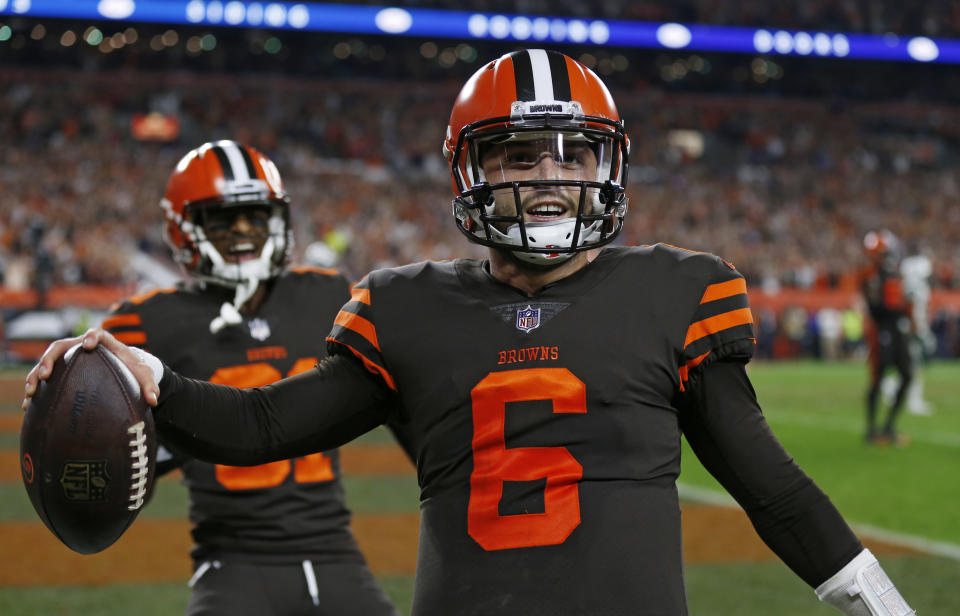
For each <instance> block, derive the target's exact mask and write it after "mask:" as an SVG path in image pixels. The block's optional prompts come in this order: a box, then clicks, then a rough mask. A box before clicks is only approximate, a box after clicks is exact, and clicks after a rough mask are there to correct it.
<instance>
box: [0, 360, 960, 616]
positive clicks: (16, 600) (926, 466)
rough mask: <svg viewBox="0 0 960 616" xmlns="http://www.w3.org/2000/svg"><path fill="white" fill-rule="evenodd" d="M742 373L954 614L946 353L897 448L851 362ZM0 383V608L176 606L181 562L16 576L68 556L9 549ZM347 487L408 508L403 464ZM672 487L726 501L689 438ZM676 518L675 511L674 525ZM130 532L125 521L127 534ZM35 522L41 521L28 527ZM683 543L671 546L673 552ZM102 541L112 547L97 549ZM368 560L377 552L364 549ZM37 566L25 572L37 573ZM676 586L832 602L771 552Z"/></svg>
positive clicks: (879, 536)
mask: <svg viewBox="0 0 960 616" xmlns="http://www.w3.org/2000/svg"><path fill="white" fill-rule="evenodd" d="M750 370H751V378H752V379H753V382H754V385H755V387H756V390H757V394H758V396H759V398H760V402H761V404H762V406H763V407H764V410H765V413H766V415H767V418H768V420H769V422H770V424H771V426H772V427H773V430H774V432H775V433H776V434H777V435H778V436H779V437H780V439H781V441H782V442H783V443H784V445H785V446H786V448H787V450H788V451H790V453H791V454H792V455H793V456H794V457H795V458H796V460H797V461H798V462H799V464H800V465H801V466H802V467H803V468H804V469H805V470H806V471H807V473H808V474H809V475H811V476H812V477H813V478H814V479H815V480H816V481H817V483H818V484H820V485H821V486H822V487H823V488H824V489H825V491H826V492H827V493H828V494H829V495H830V497H831V499H832V500H833V501H834V503H835V504H836V505H837V507H838V508H839V509H840V511H841V512H842V513H843V514H844V515H845V516H846V518H847V519H848V521H850V522H851V524H852V525H853V526H854V528H855V530H857V531H858V533H859V534H860V535H861V536H862V537H863V538H864V540H865V541H867V542H869V541H870V540H877V541H882V542H884V545H887V546H895V547H897V548H898V549H900V550H899V551H897V550H894V551H888V552H885V553H884V554H882V555H881V561H882V562H883V565H884V568H885V569H886V570H887V571H888V573H890V574H891V577H892V578H893V579H894V581H895V582H896V583H897V585H898V587H900V589H901V590H902V591H903V593H904V595H905V596H906V597H907V599H908V601H909V602H910V603H911V604H912V606H913V607H914V608H915V609H917V612H918V614H921V615H922V616H927V615H944V616H946V615H953V614H960V598H958V597H960V593H957V592H956V589H955V585H956V582H957V581H958V580H960V523H958V522H960V479H958V476H957V474H956V470H957V469H958V467H960V402H958V395H957V394H958V393H960V364H958V363H935V364H932V365H931V366H929V367H928V368H927V369H926V370H925V372H924V377H925V381H926V390H927V398H928V399H929V401H930V402H931V403H932V405H933V407H934V413H933V414H932V415H930V416H916V415H910V414H908V413H906V412H905V413H904V414H903V416H902V418H901V421H900V428H901V431H902V432H904V433H906V434H908V435H909V436H910V437H911V444H910V445H909V446H908V447H905V448H899V449H898V448H882V449H881V448H871V447H867V446H865V445H864V443H863V438H862V437H863V394H864V388H865V385H866V382H865V379H866V369H865V367H864V366H863V364H861V363H832V364H825V363H804V362H799V363H795V362H779V363H756V364H754V365H752V366H751V368H750ZM16 378H19V375H18V376H17V377H16ZM4 391H6V392H7V393H6V394H5V395H4V396H3V398H2V400H0V461H2V462H3V464H4V466H5V467H7V468H5V469H3V470H4V471H6V472H4V473H0V476H2V479H0V552H2V553H3V555H4V557H5V560H6V561H7V563H8V566H12V567H14V568H16V567H20V568H21V571H18V572H16V574H15V575H14V574H4V573H2V572H0V614H2V615H4V616H21V615H22V616H37V615H43V616H46V615H60V614H64V615H67V614H69V615H83V616H95V615H104V616H114V615H116V616H120V615H124V616H126V615H129V614H131V613H136V614H137V615H138V616H150V615H170V614H179V613H182V611H183V608H184V606H185V605H186V600H187V595H188V592H187V589H186V587H185V581H186V576H187V574H188V571H187V570H186V569H184V575H183V576H182V578H183V579H165V580H164V581H158V582H155V583H153V582H142V581H141V582H131V581H124V582H116V581H111V580H110V579H108V580H107V581H106V582H97V583H96V584H92V583H82V584H78V583H72V582H61V583H48V584H44V585H39V584H37V583H31V582H29V580H30V579H31V578H30V573H29V572H26V573H25V572H23V571H22V568H23V567H36V568H37V569H43V568H54V567H55V565H56V564H57V563H56V562H55V561H56V560H58V559H61V558H66V556H71V555H70V554H68V551H67V550H66V548H63V547H62V546H59V545H57V546H56V547H57V548H59V551H57V550H54V551H52V552H51V556H47V557H45V558H49V559H50V560H49V561H46V562H44V561H42V560H37V558H36V555H31V554H29V553H25V552H29V551H30V550H29V548H27V549H24V548H23V547H16V548H14V547H13V546H22V542H18V534H20V533H23V532H24V529H26V530H30V529H31V528H34V529H35V527H36V526H37V525H39V522H38V521H37V518H36V515H35V513H34V512H33V510H32V508H31V506H30V504H29V502H28V501H27V498H26V494H25V492H24V490H23V487H22V485H21V484H20V481H19V479H18V477H19V475H18V473H17V469H16V468H10V467H11V465H14V466H15V465H16V461H17V459H18V455H17V449H18V428H17V425H18V423H17V420H18V418H19V413H20V411H19V399H18V398H17V395H15V388H10V387H8V388H5V390H4ZM351 446H353V447H362V446H366V447H372V448H376V447H384V448H387V447H390V446H391V445H390V443H389V437H387V436H385V435H384V434H382V433H379V432H375V433H372V434H371V435H369V436H367V437H364V439H362V442H361V443H359V444H358V445H351ZM351 446H348V448H349V447H351ZM347 490H348V494H349V499H350V504H351V508H352V509H353V511H354V512H355V514H356V517H357V519H358V520H360V521H362V520H374V521H375V525H376V526H380V527H382V526H384V524H383V523H384V522H385V521H389V519H390V516H397V517H402V516H406V518H408V519H409V518H410V517H411V516H415V515H416V511H417V495H416V479H415V477H414V476H413V475H412V473H410V472H409V471H401V472H397V473H390V472H387V473H383V472H382V471H376V470H369V469H368V470H360V471H358V472H356V473H353V474H351V476H350V477H349V478H348V480H347ZM681 495H682V497H683V498H684V502H685V505H684V506H685V512H689V511H690V510H693V509H695V508H696V507H697V506H699V504H700V503H710V504H714V505H716V504H720V505H726V504H729V502H730V500H729V498H728V497H726V496H725V494H724V493H723V491H722V490H721V489H720V488H719V487H718V486H717V485H716V484H715V483H714V482H713V480H712V479H711V478H710V477H709V476H708V475H707V473H706V472H705V471H704V470H703V469H702V467H700V466H699V463H698V462H697V461H696V458H695V457H694V456H693V455H692V453H690V451H689V449H685V450H684V465H683V473H682V476H681ZM185 510H186V497H185V492H184V490H183V488H182V486H180V485H179V484H178V483H177V482H176V481H171V480H163V481H161V482H159V484H158V488H157V494H156V496H155V498H154V501H153V502H152V503H151V504H150V506H149V507H148V509H147V510H146V511H144V513H143V514H142V516H141V518H140V519H139V520H138V521H137V523H136V524H135V525H134V527H137V526H138V525H143V526H146V525H149V524H162V523H164V522H170V523H175V524H179V525H181V526H177V527H176V528H178V529H180V528H181V527H182V528H183V529H185V526H183V519H184V517H185ZM688 517H689V516H688V513H685V529H686V522H687V519H688ZM640 522H641V521H638V523H640ZM132 531H134V528H131V531H128V532H132ZM38 532H40V533H41V534H42V533H45V532H46V531H45V530H44V529H42V527H41V528H40V530H39V531H38ZM178 532H179V531H178ZM183 532H185V530H184V531H183ZM685 532H686V531H685ZM728 532H732V530H731V529H728V528H725V527H724V526H723V525H718V526H717V527H716V528H715V529H711V533H713V535H712V536H710V537H708V540H710V541H715V540H720V539H722V538H723V535H724V534H725V533H728ZM708 535H709V533H708ZM378 536H380V535H378ZM688 537H689V533H688ZM44 538H45V539H46V537H44ZM383 540H384V539H380V540H378V541H383ZM121 541H123V539H122V540H121ZM165 541H167V539H166V538H165V537H163V536H158V537H156V538H155V543H154V544H152V545H148V549H147V550H146V551H145V553H143V554H142V557H140V558H139V560H137V561H135V562H134V564H132V565H128V567H142V568H144V569H149V568H150V567H151V564H152V563H153V562H154V557H155V556H156V555H157V554H159V553H160V552H162V551H163V548H164V542H165ZM118 545H119V544H118ZM367 545H368V546H369V545H370V544H367ZM403 545H404V546H406V548H405V549H407V550H410V546H411V545H412V543H411V541H409V540H408V541H406V542H405V543H403ZM689 547H690V546H687V545H686V544H685V549H687V548H689ZM694 547H695V546H694ZM115 548H117V546H114V547H111V548H109V549H108V550H107V552H110V551H111V550H114V549H115ZM65 553H67V554H65ZM78 558H81V559H87V558H96V557H78ZM184 558H185V557H184ZM401 560H402V563H409V562H412V554H406V555H404V558H402V559H401ZM689 560H690V559H689V558H688V561H689ZM80 562H81V563H86V562H90V563H95V562H97V561H95V560H89V561H83V560H81V561H80ZM371 562H372V563H381V562H383V561H382V560H381V559H379V558H377V559H374V558H371ZM18 563H28V564H26V565H24V564H18ZM404 567H407V568H409V567H408V565H406V564H401V566H399V568H398V567H397V566H394V567H393V569H391V568H390V567H389V566H383V565H380V564H378V565H377V567H375V570H377V571H378V572H379V577H380V579H381V581H382V583H383V585H384V587H385V588H386V590H387V592H388V593H389V594H390V595H391V597H392V598H393V599H394V600H395V602H396V603H397V605H398V606H399V607H400V609H401V612H402V613H404V614H406V613H408V612H409V606H410V599H411V589H412V582H413V580H412V576H411V575H409V572H404V571H400V570H402V569H404ZM175 571H179V570H175ZM398 571H400V572H399V573H398ZM127 573H129V571H127ZM5 575H6V577H5ZM42 577H43V576H41V575H39V573H38V575H37V579H40V578H42ZM141 577H142V576H141ZM174 577H176V576H174ZM128 578H129V576H128V575H126V574H124V575H120V574H118V579H128ZM143 579H149V577H145V578H143ZM12 580H19V581H16V582H14V581H12ZM23 580H28V581H26V582H24V581H23ZM686 583H687V589H688V596H689V602H690V608H691V613H692V614H694V615H697V616H726V615H729V616H733V615H737V616H753V615H757V616H759V615H764V616H768V615H777V616H793V615H796V616H801V615H804V616H806V615H814V616H816V615H817V614H823V615H825V616H826V615H828V614H832V613H836V612H834V611H833V610H831V609H830V608H828V607H825V606H823V605H822V604H819V603H818V602H817V601H816V599H815V597H814V596H813V591H812V590H811V589H810V588H809V587H807V586H806V585H805V584H804V583H803V582H801V581H800V580H799V579H798V578H796V577H795V576H794V575H793V574H792V573H791V572H790V571H789V570H788V569H787V568H786V567H785V566H784V565H783V564H781V563H780V562H779V561H776V560H770V559H764V558H760V559H754V560H750V559H737V558H731V562H721V561H717V560H716V559H714V560H712V561H710V562H702V561H701V562H688V565H687V577H686Z"/></svg>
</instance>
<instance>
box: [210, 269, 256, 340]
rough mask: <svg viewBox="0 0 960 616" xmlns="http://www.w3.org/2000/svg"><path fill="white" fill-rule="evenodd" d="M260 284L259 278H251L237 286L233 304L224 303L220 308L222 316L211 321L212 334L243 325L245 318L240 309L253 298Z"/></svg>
mask: <svg viewBox="0 0 960 616" xmlns="http://www.w3.org/2000/svg"><path fill="white" fill-rule="evenodd" d="M259 284H260V280H259V279H257V278H250V279H248V280H245V281H243V282H241V283H239V284H237V292H236V294H235V295H234V296H233V302H223V305H222V306H220V316H218V317H216V318H215V319H214V320H212V321H210V333H211V334H216V333H217V332H219V331H220V330H221V329H223V328H224V327H226V326H228V325H240V324H241V323H243V317H242V316H240V307H241V306H243V305H244V304H245V303H247V300H248V299H250V298H251V297H253V294H254V293H256V292H257V286H258V285H259Z"/></svg>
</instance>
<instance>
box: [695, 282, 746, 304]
mask: <svg viewBox="0 0 960 616" xmlns="http://www.w3.org/2000/svg"><path fill="white" fill-rule="evenodd" d="M746 292H747V281H746V280H744V279H743V278H734V279H733V280H728V281H726V282H718V283H716V284H712V285H710V286H708V287H707V289H706V290H705V291H704V292H703V298H701V299H700V303H701V304H706V303H707V302H712V301H714V300H718V299H724V298H726V297H733V296H734V295H740V294H741V293H743V294H746Z"/></svg>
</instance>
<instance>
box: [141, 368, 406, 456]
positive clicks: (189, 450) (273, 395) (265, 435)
mask: <svg viewBox="0 0 960 616" xmlns="http://www.w3.org/2000/svg"><path fill="white" fill-rule="evenodd" d="M393 396H394V394H393V392H391V391H390V390H389V389H388V388H387V387H386V386H385V385H384V384H383V382H382V381H380V380H377V379H376V378H375V377H374V376H373V375H371V374H370V373H369V372H367V370H365V369H364V368H363V366H361V365H360V363H359V362H358V361H357V360H355V359H353V358H352V357H349V356H345V355H338V356H334V357H327V358H325V359H324V360H323V361H321V362H320V363H319V364H317V366H316V368H314V369H313V370H310V371H308V372H305V373H303V374H299V375H297V376H294V377H290V378H286V379H283V380H281V381H277V382H276V383H273V384H272V385H268V386H266V387H257V388H253V389H235V388H233V387H227V386H224V385H214V384H212V383H208V382H206V381H199V380H195V379H188V378H186V377H183V376H180V375H179V374H176V373H175V372H173V371H171V370H170V369H169V368H167V367H166V366H165V367H164V376H163V378H162V379H161V381H160V402H159V405H158V406H157V408H156V409H155V410H154V418H155V420H156V424H157V431H158V433H159V435H160V436H161V438H162V439H163V440H164V441H166V442H169V443H170V444H172V445H173V446H174V447H176V448H177V450H178V451H182V452H183V453H186V454H189V455H191V456H193V457H195V458H198V459H200V460H205V461H207V462H214V463H218V464H230V465H234V466H251V465H255V464H264V463H266V462H272V461H275V460H285V459H288V458H293V457H296V456H304V455H308V454H311V453H315V452H317V451H323V450H326V449H332V448H334V447H338V446H340V445H343V444H344V443H347V442H349V441H351V440H353V439H354V438H356V437H357V436H359V435H361V434H363V433H365V432H367V431H369V430H371V429H373V428H375V427H376V426H378V425H380V424H382V423H384V422H385V421H386V420H387V419H388V416H387V411H386V409H388V408H394V407H395V406H396V402H395V400H394V399H393Z"/></svg>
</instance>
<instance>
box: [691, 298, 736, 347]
mask: <svg viewBox="0 0 960 616" xmlns="http://www.w3.org/2000/svg"><path fill="white" fill-rule="evenodd" d="M748 323H753V314H752V313H751V312H750V309H749V308H740V309H738V310H731V311H730V312H724V313H723V314H718V315H717V316H714V317H710V318H708V319H703V320H702V321H697V322H696V323H694V324H692V325H691V326H690V329H688V330H687V339H686V340H684V341H683V347H684V348H686V347H688V346H689V345H690V343H691V342H693V341H695V340H699V339H701V338H703V337H704V336H709V335H710V334H715V333H717V332H722V331H723V330H725V329H729V328H731V327H736V326H737V325H746V324H748Z"/></svg>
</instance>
